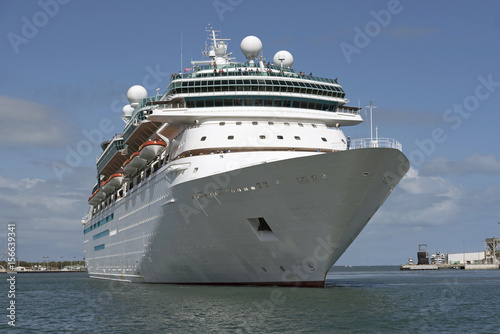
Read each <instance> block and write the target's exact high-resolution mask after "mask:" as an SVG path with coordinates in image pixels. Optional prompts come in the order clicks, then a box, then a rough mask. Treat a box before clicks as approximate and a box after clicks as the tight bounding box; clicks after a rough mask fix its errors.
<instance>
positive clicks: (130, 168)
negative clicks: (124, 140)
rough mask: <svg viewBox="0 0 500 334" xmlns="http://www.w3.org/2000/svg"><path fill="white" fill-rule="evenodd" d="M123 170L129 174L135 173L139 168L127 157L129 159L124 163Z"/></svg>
mask: <svg viewBox="0 0 500 334" xmlns="http://www.w3.org/2000/svg"><path fill="white" fill-rule="evenodd" d="M123 172H124V173H126V174H128V175H134V174H135V173H136V172H137V168H135V167H133V166H132V164H131V163H130V159H127V161H125V162H124V163H123Z"/></svg>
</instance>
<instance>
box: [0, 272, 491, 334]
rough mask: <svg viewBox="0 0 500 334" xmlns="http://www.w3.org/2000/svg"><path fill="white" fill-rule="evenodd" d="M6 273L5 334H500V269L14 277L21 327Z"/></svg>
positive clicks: (0, 295)
mask: <svg viewBox="0 0 500 334" xmlns="http://www.w3.org/2000/svg"><path fill="white" fill-rule="evenodd" d="M8 277H9V276H7V275H5V274H2V275H0V279H1V281H2V284H0V333H10V332H12V333H16V332H17V333H23V334H24V333H500V317H499V310H500V294H499V292H500V270H484V271H466V270H439V271H425V272H424V271H418V272H408V271H399V268H398V267H352V268H339V267H335V268H334V269H333V270H331V271H330V272H329V273H328V275H327V285H328V286H327V287H326V288H324V289H317V288H300V289H295V288H278V287H252V286H241V287H235V286H192V285H189V286H183V285H163V284H130V283H121V282H110V281H103V280H95V279H89V278H87V276H86V274H83V273H64V274H63V273H60V274H17V275H16V284H15V291H16V293H15V294H16V296H15V299H14V300H15V306H16V310H15V311H16V321H15V325H16V326H15V327H12V326H10V325H8V324H7V322H8V321H9V319H8V318H7V315H8V314H9V311H8V310H7V307H8V306H9V301H10V300H12V299H9V298H8V291H9V284H8V282H7V280H6V279H7V278H8ZM2 313H3V314H2Z"/></svg>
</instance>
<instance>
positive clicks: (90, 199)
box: [89, 191, 99, 205]
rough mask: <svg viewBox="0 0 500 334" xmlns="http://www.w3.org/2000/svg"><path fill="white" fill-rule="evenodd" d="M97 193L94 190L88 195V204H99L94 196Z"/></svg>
mask: <svg viewBox="0 0 500 334" xmlns="http://www.w3.org/2000/svg"><path fill="white" fill-rule="evenodd" d="M96 193H97V191H96V192H94V193H93V194H92V195H91V196H90V197H89V204H90V205H96V204H99V201H98V200H97V198H96V197H95V194H96Z"/></svg>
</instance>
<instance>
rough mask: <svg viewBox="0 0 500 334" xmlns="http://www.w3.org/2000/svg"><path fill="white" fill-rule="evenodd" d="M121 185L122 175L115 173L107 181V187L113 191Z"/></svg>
mask: <svg viewBox="0 0 500 334" xmlns="http://www.w3.org/2000/svg"><path fill="white" fill-rule="evenodd" d="M122 183H123V174H122V173H116V174H113V175H111V176H110V177H109V179H108V183H107V184H108V185H109V186H110V187H112V188H113V190H114V189H117V188H119V187H120V186H121V185H122Z"/></svg>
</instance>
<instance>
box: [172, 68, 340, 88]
mask: <svg viewBox="0 0 500 334" xmlns="http://www.w3.org/2000/svg"><path fill="white" fill-rule="evenodd" d="M237 68H238V69H242V68H245V69H247V68H248V69H250V70H252V71H249V70H247V71H245V70H241V71H240V70H235V69H237ZM230 69H234V70H231V71H229V70H230ZM207 70H208V71H210V72H208V73H206V72H203V71H207ZM214 70H215V72H212V71H214ZM220 70H223V73H220ZM273 70H274V71H273ZM275 71H277V72H275ZM255 75H257V76H268V77H292V78H301V79H308V80H314V81H319V82H327V83H332V84H338V82H337V79H329V78H322V77H316V76H313V75H312V74H298V73H297V72H295V70H293V69H281V68H279V67H277V66H274V65H266V66H265V67H264V71H262V70H261V69H260V67H259V66H258V65H256V64H254V65H252V64H245V63H239V64H238V63H232V64H224V65H217V66H214V65H205V66H199V67H197V68H196V67H195V68H194V70H193V71H192V72H189V73H179V74H172V76H171V77H170V80H171V81H172V80H177V79H193V78H205V77H214V76H255Z"/></svg>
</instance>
